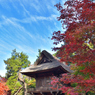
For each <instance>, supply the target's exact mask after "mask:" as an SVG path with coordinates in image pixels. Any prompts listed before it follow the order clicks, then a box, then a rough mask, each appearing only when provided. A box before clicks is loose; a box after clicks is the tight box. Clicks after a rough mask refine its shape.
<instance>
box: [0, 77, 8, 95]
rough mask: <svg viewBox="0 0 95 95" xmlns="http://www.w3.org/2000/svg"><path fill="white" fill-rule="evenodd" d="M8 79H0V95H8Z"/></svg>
mask: <svg viewBox="0 0 95 95" xmlns="http://www.w3.org/2000/svg"><path fill="white" fill-rule="evenodd" d="M6 81H7V80H6V79H5V78H2V77H0V95H7V91H8V90H9V89H8V86H6Z"/></svg>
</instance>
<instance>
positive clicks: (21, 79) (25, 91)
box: [18, 69, 27, 95]
mask: <svg viewBox="0 0 95 95" xmlns="http://www.w3.org/2000/svg"><path fill="white" fill-rule="evenodd" d="M20 71H21V69H20V70H19V73H18V79H19V81H20V82H22V83H23V88H24V95H27V84H26V83H25V80H24V79H23V77H22V74H21V73H20Z"/></svg>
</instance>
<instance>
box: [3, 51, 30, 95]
mask: <svg viewBox="0 0 95 95" xmlns="http://www.w3.org/2000/svg"><path fill="white" fill-rule="evenodd" d="M4 62H5V64H6V70H7V73H6V78H7V79H8V80H7V84H8V86H9V89H10V90H11V93H12V95H17V94H15V93H18V92H20V91H21V89H22V88H25V85H24V84H25V82H24V81H25V79H24V78H23V76H22V75H21V73H20V71H21V70H22V69H23V68H26V67H28V66H29V65H30V61H29V60H28V56H27V55H26V54H24V53H23V52H21V53H19V52H16V49H14V50H13V51H12V54H11V58H8V59H7V60H4ZM25 93H26V92H25ZM19 95H20V94H19ZM21 95H22V94H21ZM24 95H26V94H24Z"/></svg>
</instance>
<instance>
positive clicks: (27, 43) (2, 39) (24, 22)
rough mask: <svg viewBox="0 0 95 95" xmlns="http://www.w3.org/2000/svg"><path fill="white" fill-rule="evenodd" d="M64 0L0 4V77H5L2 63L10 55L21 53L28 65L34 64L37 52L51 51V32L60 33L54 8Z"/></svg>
mask: <svg viewBox="0 0 95 95" xmlns="http://www.w3.org/2000/svg"><path fill="white" fill-rule="evenodd" d="M59 1H60V2H63V3H64V2H65V0H0V75H2V76H4V74H5V72H6V71H5V67H6V66H5V64H4V62H3V60H7V58H10V57H11V52H12V50H13V49H16V50H17V52H22V51H23V52H24V53H26V54H27V55H28V56H29V60H30V61H31V64H33V62H34V61H35V60H36V58H37V57H36V56H37V54H38V49H41V50H47V51H49V52H50V53H54V52H53V51H52V49H51V48H52V47H53V46H54V45H53V41H51V39H49V37H50V38H51V37H52V33H53V31H57V30H62V28H61V23H60V22H59V21H57V19H56V17H58V16H59V12H58V11H57V9H56V7H54V5H55V4H56V3H58V2H59Z"/></svg>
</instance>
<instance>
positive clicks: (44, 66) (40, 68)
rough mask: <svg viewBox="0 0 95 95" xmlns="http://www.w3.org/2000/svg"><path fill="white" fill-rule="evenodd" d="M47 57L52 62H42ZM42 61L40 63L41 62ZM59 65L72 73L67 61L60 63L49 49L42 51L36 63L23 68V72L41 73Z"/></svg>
mask: <svg viewBox="0 0 95 95" xmlns="http://www.w3.org/2000/svg"><path fill="white" fill-rule="evenodd" d="M44 57H46V58H48V60H51V61H50V62H46V63H41V60H42V59H43V58H44ZM39 63H40V64H39ZM57 67H59V68H61V70H63V71H64V72H65V73H66V72H68V73H71V72H72V71H71V70H70V68H69V66H67V65H65V63H60V62H59V60H57V58H54V57H53V56H52V55H51V54H50V53H48V52H47V51H45V50H44V51H42V53H41V56H40V57H39V58H38V60H37V61H36V62H35V63H34V65H32V66H30V67H27V68H26V69H24V70H22V71H21V73H22V74H25V75H28V73H30V74H33V73H39V72H44V71H47V70H48V71H49V70H51V69H56V68H57Z"/></svg>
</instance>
